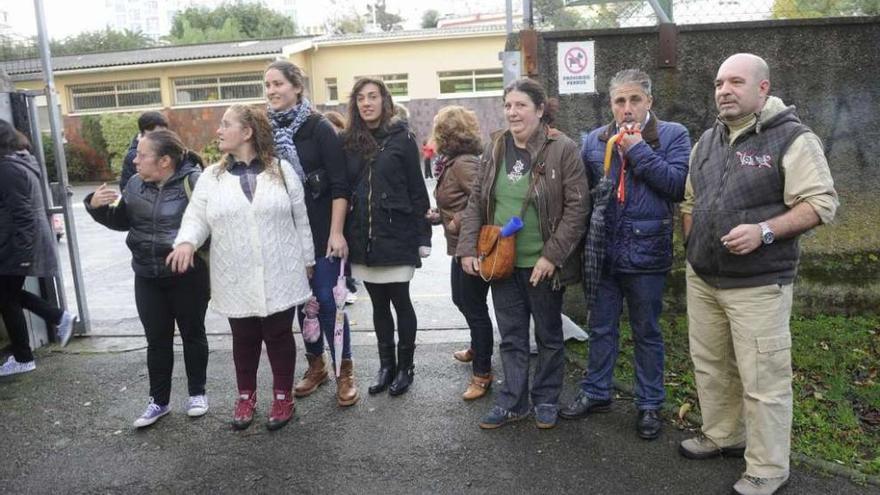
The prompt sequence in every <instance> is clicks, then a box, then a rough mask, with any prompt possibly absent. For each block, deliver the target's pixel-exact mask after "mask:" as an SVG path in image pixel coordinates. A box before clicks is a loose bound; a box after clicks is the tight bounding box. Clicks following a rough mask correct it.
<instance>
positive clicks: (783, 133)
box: [687, 107, 809, 289]
mask: <svg viewBox="0 0 880 495" xmlns="http://www.w3.org/2000/svg"><path fill="white" fill-rule="evenodd" d="M805 132H809V129H808V128H807V127H806V126H804V125H803V124H801V122H800V120H799V119H798V118H797V115H796V114H795V108H794V107H788V108H786V109H785V110H783V111H782V112H779V113H778V114H776V115H774V116H773V117H771V118H770V119H768V120H767V121H766V122H760V117H759V121H758V123H757V124H756V125H754V126H752V127H751V128H750V129H747V130H746V131H744V132H743V133H742V134H740V135H739V136H738V137H737V138H736V141H735V142H734V143H733V144H732V145H731V143H729V134H728V130H727V127H726V126H725V125H724V124H722V123H721V122H716V124H715V126H714V127H713V128H711V129H709V130H707V131H706V132H705V133H703V136H702V137H701V138H700V141H699V144H698V146H697V153H696V155H695V156H694V159H693V161H692V163H691V167H690V174H691V185H692V186H693V190H694V194H695V202H694V207H693V213H692V214H693V226H692V228H691V232H690V235H689V236H688V243H687V260H688V262H689V263H690V264H691V266H692V267H693V269H694V271H695V272H696V273H697V274H698V275H700V277H701V278H703V279H704V280H705V281H706V282H707V283H709V284H710V285H713V286H715V287H718V288H721V289H728V288H738V287H758V286H762V285H770V284H790V283H791V282H792V281H793V280H794V277H795V275H796V273H797V263H798V256H799V254H800V249H799V247H798V241H797V238H796V237H795V238H793V239H784V240H776V241H775V242H773V243H772V244H769V245H761V246H760V247H758V248H757V249H755V250H754V251H752V252H751V253H749V254H747V255H734V254H731V253H730V252H729V251H728V250H727V248H725V247H724V246H723V245H722V244H721V237H723V236H724V235H725V234H727V233H728V232H730V230H731V229H732V228H734V227H736V226H737V225H740V224H756V223H759V222H763V221H766V220H769V219H771V218H773V217H776V216H779V215H781V214H783V213H785V212H786V211H787V210H788V207H787V206H786V205H785V202H784V199H783V198H784V197H783V194H784V189H785V176H784V171H783V169H782V158H783V156H784V155H785V152H786V150H787V149H788V147H789V146H790V145H791V143H792V142H793V141H794V140H795V138H797V137H798V136H800V135H801V134H803V133H805Z"/></svg>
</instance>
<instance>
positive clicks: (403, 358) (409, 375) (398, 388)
mask: <svg viewBox="0 0 880 495" xmlns="http://www.w3.org/2000/svg"><path fill="white" fill-rule="evenodd" d="M415 350H416V346H415V345H406V344H398V345H397V376H395V377H394V381H393V382H392V383H391V387H389V388H388V393H389V394H390V395H403V394H405V393H406V391H407V390H409V386H410V385H412V382H413V378H414V375H415V366H413V354H414V353H415Z"/></svg>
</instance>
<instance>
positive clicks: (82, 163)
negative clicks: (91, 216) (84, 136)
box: [43, 134, 113, 182]
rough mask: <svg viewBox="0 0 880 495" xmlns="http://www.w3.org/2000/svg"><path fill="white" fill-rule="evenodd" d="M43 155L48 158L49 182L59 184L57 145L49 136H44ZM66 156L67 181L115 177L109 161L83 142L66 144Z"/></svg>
mask: <svg viewBox="0 0 880 495" xmlns="http://www.w3.org/2000/svg"><path fill="white" fill-rule="evenodd" d="M43 155H44V156H45V157H46V170H47V171H48V173H49V181H50V182H58V169H57V164H56V163H55V143H54V141H53V140H52V136H50V135H49V134H43ZM64 156H65V157H66V162H67V180H68V181H70V182H87V181H98V180H109V179H111V178H112V177H113V173H112V172H111V171H110V167H109V166H108V165H107V159H106V158H105V157H103V156H101V155H100V154H99V153H98V152H97V151H95V149H94V148H92V147H91V146H89V145H88V144H86V143H84V142H82V141H71V142H68V143H66V144H65V145H64Z"/></svg>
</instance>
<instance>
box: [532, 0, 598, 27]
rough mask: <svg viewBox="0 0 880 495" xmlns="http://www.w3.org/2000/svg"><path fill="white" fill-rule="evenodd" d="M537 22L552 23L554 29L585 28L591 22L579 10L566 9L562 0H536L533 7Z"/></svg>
mask: <svg viewBox="0 0 880 495" xmlns="http://www.w3.org/2000/svg"><path fill="white" fill-rule="evenodd" d="M532 8H533V9H534V15H535V23H536V24H544V25H550V26H552V27H553V28H554V29H558V30H566V29H583V28H586V27H589V23H588V22H587V21H586V19H584V18H583V16H581V15H580V13H578V12H577V11H574V10H571V9H566V8H565V5H564V4H563V1H562V0H535V2H534V4H533V7H532Z"/></svg>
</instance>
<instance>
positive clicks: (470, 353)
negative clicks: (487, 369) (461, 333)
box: [452, 347, 474, 363]
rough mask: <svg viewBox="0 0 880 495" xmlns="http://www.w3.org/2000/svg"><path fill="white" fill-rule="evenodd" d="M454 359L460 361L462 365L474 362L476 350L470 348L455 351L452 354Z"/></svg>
mask: <svg viewBox="0 0 880 495" xmlns="http://www.w3.org/2000/svg"><path fill="white" fill-rule="evenodd" d="M452 357H454V358H455V360H456V361H460V362H462V363H469V362H471V361H473V360H474V350H473V349H472V348H470V347H468V348H467V349H462V350H460V351H455V352H453V353H452Z"/></svg>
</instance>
